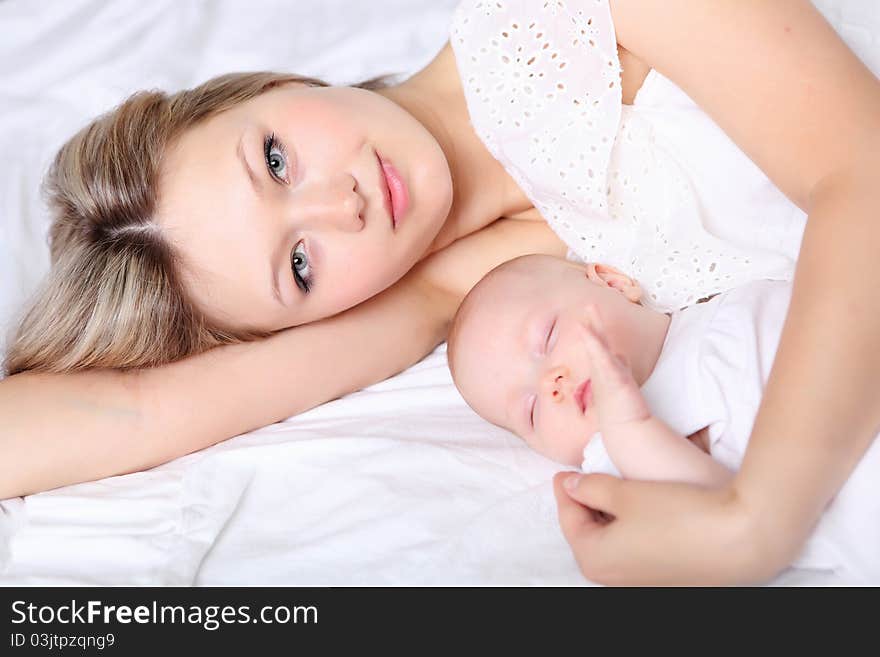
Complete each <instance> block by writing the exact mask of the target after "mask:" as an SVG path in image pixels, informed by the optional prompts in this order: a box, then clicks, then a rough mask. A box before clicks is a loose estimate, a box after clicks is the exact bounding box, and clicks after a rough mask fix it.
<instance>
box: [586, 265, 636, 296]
mask: <svg viewBox="0 0 880 657" xmlns="http://www.w3.org/2000/svg"><path fill="white" fill-rule="evenodd" d="M587 278H588V279H590V280H591V281H593V282H594V283H596V284H598V285H604V286H605V287H610V288H612V289H614V290H617V291H618V292H620V293H621V294H622V295H623V296H624V297H625V298H626V299H627V300H629V301H632V302H633V303H638V302H639V301H640V300H641V298H642V288H641V286H640V285H639V284H638V283H637V282H636V281H634V280H633V279H631V278H630V277H629V276H627V275H626V274H624V273H623V272H622V271H620V270H619V269H615V268H614V267H612V266H611V265H599V264H596V263H590V264H588V265H587Z"/></svg>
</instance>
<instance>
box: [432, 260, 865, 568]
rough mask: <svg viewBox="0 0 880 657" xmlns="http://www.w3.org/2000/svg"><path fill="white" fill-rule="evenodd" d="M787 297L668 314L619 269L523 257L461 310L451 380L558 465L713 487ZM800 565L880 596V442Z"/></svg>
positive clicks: (781, 292)
mask: <svg viewBox="0 0 880 657" xmlns="http://www.w3.org/2000/svg"><path fill="white" fill-rule="evenodd" d="M790 295H791V284H790V283H787V282H781V281H758V282H754V283H751V284H748V285H745V286H742V287H740V288H737V289H734V290H731V291H729V292H725V293H722V294H719V295H717V296H715V297H713V298H712V299H711V300H709V301H707V302H705V303H700V304H696V305H694V306H690V307H688V308H686V309H684V310H681V311H677V312H674V313H672V315H671V316H670V315H667V314H664V313H660V312H657V311H654V310H651V309H649V308H647V307H645V306H642V305H641V304H640V303H639V300H640V298H641V290H640V288H639V286H638V284H637V283H636V282H635V281H633V280H632V279H630V278H629V277H627V276H626V275H625V274H623V273H621V272H620V271H618V270H616V269H614V268H612V267H609V266H606V265H601V264H589V265H581V264H577V263H574V262H569V261H566V260H561V259H558V258H552V257H549V256H526V257H523V258H518V259H516V260H513V261H510V262H508V263H505V264H503V265H501V266H500V267H498V268H496V269H494V270H493V271H492V272H490V273H489V274H487V275H486V276H485V277H484V278H483V280H481V281H480V282H479V283H478V284H477V285H476V286H475V287H474V289H473V290H472V291H471V292H470V294H469V295H468V296H467V298H466V299H465V300H464V302H463V303H462V305H461V307H460V308H459V311H458V314H457V315H456V318H455V321H454V323H453V327H452V330H451V332H450V335H449V341H448V357H449V366H450V369H451V371H452V375H453V378H454V380H455V383H456V385H457V386H458V389H459V390H460V391H461V394H462V396H463V397H464V399H465V400H466V401H467V403H468V404H469V405H470V406H471V407H472V408H473V409H474V410H475V411H476V412H477V413H479V414H480V415H481V416H483V417H484V418H486V419H487V420H489V421H490V422H492V423H494V424H496V425H498V426H501V427H503V428H506V429H508V430H510V431H512V432H514V433H516V434H518V435H519V436H521V437H522V438H523V439H524V440H525V441H526V442H527V443H528V444H529V445H530V446H531V447H532V448H534V449H535V450H537V451H538V452H540V453H542V454H543V455H545V456H547V457H548V458H551V459H553V460H555V461H557V462H559V463H565V464H568V465H580V466H581V467H582V469H583V470H584V471H586V472H606V473H610V474H615V475H617V476H621V477H623V478H626V479H642V480H655V481H660V480H667V481H681V482H687V483H695V484H701V485H706V486H716V485H720V484H723V483H724V482H725V481H726V480H727V479H728V478H729V477H732V476H733V474H732V473H733V471H735V470H736V469H738V468H739V466H740V463H741V461H742V457H743V454H744V453H745V449H746V443H747V441H748V438H749V435H750V433H751V429H752V423H753V422H754V419H755V416H756V415H757V412H758V407H759V406H760V402H761V394H762V390H763V387H764V384H765V383H766V381H767V377H768V375H769V373H770V368H771V365H772V363H773V358H774V356H775V353H776V348H777V345H778V343H779V338H780V335H781V332H782V326H783V322H784V320H785V316H786V312H787V310H788V304H789V299H790ZM792 565H794V566H797V567H801V568H817V569H826V570H834V571H835V572H836V573H837V574H838V576H840V577H841V578H842V579H843V580H845V581H848V582H851V583H872V584H880V442H878V441H876V440H875V441H874V442H873V443H872V445H871V446H870V447H869V448H868V451H867V452H866V453H865V455H864V456H863V458H862V460H861V461H860V462H859V464H858V465H857V466H856V469H855V470H854V471H853V473H852V475H851V476H850V478H849V479H848V480H847V482H846V483H845V484H844V486H843V488H842V489H841V490H840V492H839V493H838V494H837V496H836V497H835V498H834V499H833V500H832V502H831V503H830V504H829V505H828V507H827V508H826V510H825V512H824V514H823V515H822V517H821V519H820V521H819V523H818V525H817V526H816V528H815V529H814V532H813V534H812V536H811V538H810V540H809V541H808V542H807V544H806V546H805V548H804V550H803V551H802V552H801V554H800V555H799V557H798V558H797V559H796V560H795V562H793V564H792Z"/></svg>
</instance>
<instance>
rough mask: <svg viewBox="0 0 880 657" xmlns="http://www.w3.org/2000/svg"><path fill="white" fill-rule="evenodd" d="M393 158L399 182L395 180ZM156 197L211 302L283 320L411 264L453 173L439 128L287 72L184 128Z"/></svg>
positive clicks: (256, 324)
mask: <svg viewBox="0 0 880 657" xmlns="http://www.w3.org/2000/svg"><path fill="white" fill-rule="evenodd" d="M380 158H381V161H380ZM382 163H385V165H386V166H385V167H383V166H382ZM388 165H390V166H391V167H393V169H394V170H395V171H396V172H397V174H398V176H399V178H400V179H401V180H402V182H403V184H404V186H405V190H404V191H401V190H400V189H399V188H395V185H394V180H393V174H392V178H391V179H390V180H386V175H385V174H384V173H383V170H387V168H388ZM386 183H391V184H390V187H391V190H390V195H389V186H388V185H387V184H386ZM160 199H161V202H160V207H159V224H160V225H161V227H162V229H163V231H164V232H165V234H166V235H167V236H168V237H169V239H170V240H171V243H172V244H173V245H174V246H175V247H176V248H177V249H178V251H179V252H180V253H181V255H182V258H183V272H182V273H183V276H184V280H185V284H186V286H187V288H188V290H189V291H190V292H191V294H192V295H193V297H194V299H195V302H196V303H197V304H198V306H199V307H200V308H201V309H202V311H203V312H205V313H206V314H207V316H208V317H209V318H210V319H211V320H212V321H214V322H218V323H220V324H221V325H223V326H227V327H232V328H236V329H242V328H248V329H260V330H268V331H274V330H279V329H282V328H286V327H288V326H295V325H298V324H304V323H307V322H310V321H314V320H317V319H321V318H324V317H328V316H330V315H333V314H335V313H338V312H340V311H342V310H345V309H346V308H350V307H351V306H354V305H356V304H358V303H360V302H361V301H364V300H365V299H368V298H369V297H371V296H373V295H374V294H376V293H378V292H380V291H382V290H383V289H385V288H386V287H388V286H390V285H391V284H392V283H394V282H395V281H397V280H398V279H399V278H400V277H401V276H403V274H405V273H406V272H407V271H408V270H409V269H410V268H411V267H412V266H413V264H414V263H415V262H417V261H418V260H419V259H420V258H421V257H422V256H423V255H424V254H425V252H426V250H427V249H428V247H429V246H430V244H431V242H432V240H433V239H434V237H435V235H436V234H437V232H438V231H439V229H440V227H441V226H442V225H443V222H444V221H445V219H446V217H447V215H448V213H449V209H450V207H451V204H452V178H451V175H450V171H449V166H448V164H447V161H446V158H445V156H444V154H443V151H442V149H441V148H440V145H439V144H438V143H437V141H436V140H435V139H434V137H433V136H432V135H431V133H430V132H428V130H427V129H425V127H424V126H423V125H422V124H421V123H419V122H418V121H417V120H416V119H415V118H413V116H412V115H410V114H409V113H408V112H407V111H405V110H404V109H403V108H401V107H400V106H399V105H397V104H396V103H394V102H392V101H391V100H389V99H387V98H385V97H384V96H381V95H379V94H377V93H375V92H370V91H365V90H363V89H356V88H351V87H329V88H321V87H308V86H305V85H302V84H289V85H285V86H283V87H279V88H277V89H273V90H271V91H268V92H266V93H264V94H262V95H260V96H258V97H256V98H254V99H251V100H250V101H248V102H245V103H242V104H240V105H237V106H236V107H234V108H232V109H230V110H228V111H226V112H223V113H221V114H218V115H217V116H214V117H212V118H210V119H209V120H207V121H205V122H204V123H201V124H199V125H198V126H196V127H194V128H193V129H191V130H189V131H188V132H187V133H185V134H184V135H183V136H182V137H181V138H180V139H179V140H178V141H177V143H176V144H175V145H174V147H173V148H172V149H170V152H169V153H168V155H167V157H166V159H165V162H164V165H163V171H162V182H161V194H160ZM392 199H393V206H394V208H395V209H396V213H395V210H394V209H391V208H392V203H389V201H391V200H392ZM404 205H405V206H406V207H405V209H403V206H404Z"/></svg>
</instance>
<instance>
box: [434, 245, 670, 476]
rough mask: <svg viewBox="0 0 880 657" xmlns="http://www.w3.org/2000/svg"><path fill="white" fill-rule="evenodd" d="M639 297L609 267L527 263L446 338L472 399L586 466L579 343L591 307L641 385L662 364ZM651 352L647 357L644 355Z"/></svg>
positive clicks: (505, 272) (499, 277) (586, 373)
mask: <svg viewBox="0 0 880 657" xmlns="http://www.w3.org/2000/svg"><path fill="white" fill-rule="evenodd" d="M640 298H641V289H640V288H639V286H638V284H637V283H636V282H635V281H633V280H632V279H631V278H629V277H628V276H626V275H625V274H623V273H621V272H620V271H618V270H616V269H614V268H613V267H609V266H606V265H597V264H590V265H581V264H577V263H573V262H569V261H566V260H561V259H559V258H553V257H550V256H540V255H533V256H524V257H522V258H517V259H516V260H512V261H510V262H506V263H504V264H503V265H501V266H499V267H497V268H495V269H494V270H492V271H491V272H489V273H488V274H487V275H486V276H485V277H484V278H483V279H482V280H481V281H480V282H479V283H478V284H477V285H476V286H475V287H474V288H473V290H471V292H470V293H469V294H468V296H467V297H466V298H465V300H464V302H463V303H462V304H461V307H460V308H459V310H458V313H457V314H456V316H455V320H454V322H453V326H452V330H451V331H450V334H449V345H448V357H449V366H450V369H451V370H452V376H453V379H454V380H455V384H456V386H458V389H459V390H460V391H461V394H462V396H463V397H464V399H465V401H467V403H468V404H469V405H470V406H471V408H473V409H474V410H475V411H476V412H477V413H479V414H480V415H481V416H483V417H484V418H486V419H487V420H489V421H490V422H492V423H493V424H497V425H498V426H501V427H504V428H506V429H509V430H510V431H512V432H514V433H516V434H518V435H519V436H521V437H522V438H523V439H524V440H525V441H526V442H527V443H528V444H529V445H530V446H531V447H532V448H534V449H535V450H537V451H538V452H540V453H542V454H543V455H544V456H547V457H548V458H551V459H553V460H554V461H557V462H560V463H567V464H570V465H579V464H580V463H581V461H582V458H583V454H582V452H583V448H584V445H586V443H587V441H588V440H589V438H590V437H591V436H592V435H593V434H594V433H595V431H596V427H597V418H596V413H595V411H594V409H593V408H592V404H591V397H592V396H591V390H590V388H591V386H590V378H591V364H590V360H589V358H588V356H587V354H586V351H585V349H584V347H583V341H582V336H583V335H584V331H585V328H584V327H585V326H589V325H590V323H591V320H590V310H589V309H590V307H591V306H592V308H593V309H594V310H595V312H596V313H597V314H598V315H599V317H600V319H601V321H602V325H603V329H604V333H605V336H606V339H607V341H608V343H609V346H610V347H611V349H612V350H613V351H614V352H616V353H618V354H621V355H623V356H624V357H625V358H626V359H627V360H628V361H629V363H630V366H631V367H632V370H633V376H634V377H635V380H636V382H637V383H638V384H639V385H641V384H642V383H643V382H644V379H645V378H647V376H648V374H649V373H650V370H651V368H653V363H654V361H656V350H655V353H654V355H653V358H654V360H651V354H650V353H646V350H645V348H644V347H643V337H644V335H645V333H644V330H643V327H644V325H645V322H648V323H650V321H651V317H650V316H656V315H657V313H655V312H653V311H651V310H649V309H647V308H645V307H643V306H641V305H639V303H638V301H639V299H640ZM647 351H648V352H650V350H647Z"/></svg>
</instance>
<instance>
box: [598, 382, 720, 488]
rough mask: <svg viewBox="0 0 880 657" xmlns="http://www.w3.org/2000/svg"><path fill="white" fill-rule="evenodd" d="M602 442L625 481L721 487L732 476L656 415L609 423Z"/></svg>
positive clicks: (603, 433)
mask: <svg viewBox="0 0 880 657" xmlns="http://www.w3.org/2000/svg"><path fill="white" fill-rule="evenodd" d="M631 378H632V377H630V379H631ZM633 385H635V382H633ZM636 391H638V388H636ZM600 413H601V409H600ZM602 439H603V442H604V443H605V449H606V450H607V451H608V456H609V457H611V460H612V462H613V463H614V465H615V466H616V467H617V469H618V470H620V474H621V475H622V476H623V478H624V479H641V480H649V481H679V482H682V483H688V484H700V485H703V486H721V485H722V484H725V483H727V481H729V480H730V478H731V477H732V476H733V473H732V472H730V470H728V469H727V468H725V467H724V466H723V465H721V464H720V463H718V461H716V460H715V459H713V458H712V457H711V456H710V455H709V454H706V452H704V451H703V450H701V449H700V448H699V447H697V446H696V445H694V444H693V443H692V442H691V441H690V440H688V439H687V438H685V437H683V436H681V435H679V434H677V433H675V432H674V431H673V430H672V429H670V428H669V426H668V425H667V424H666V423H665V422H663V421H662V420H660V419H659V418H657V417H655V416H653V415H651V416H649V417H647V418H645V419H644V420H636V421H630V422H625V423H621V424H609V425H608V426H606V427H605V428H604V429H603V430H602Z"/></svg>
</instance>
